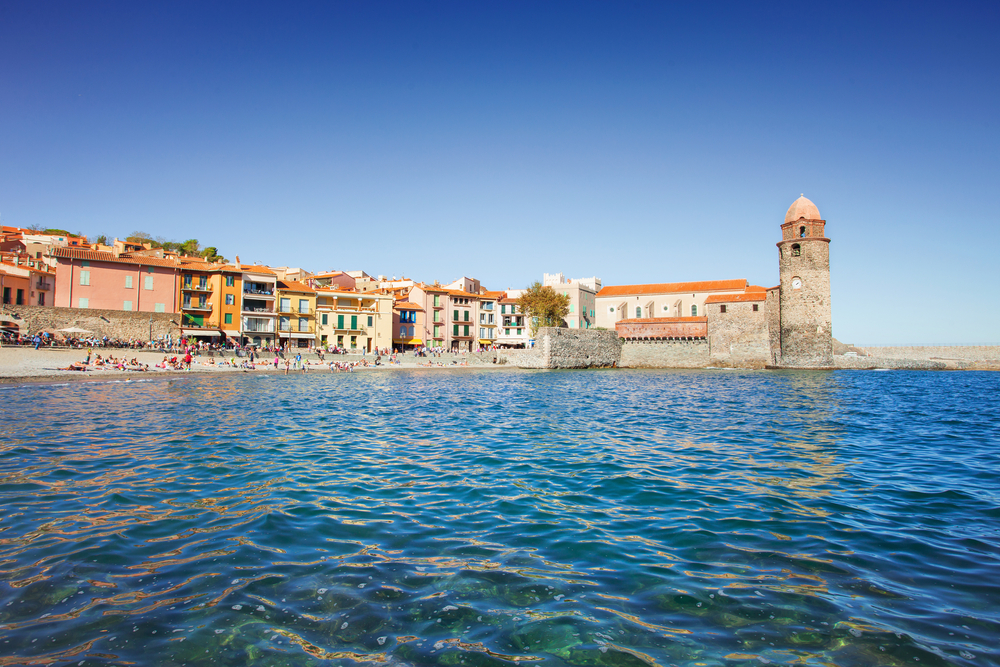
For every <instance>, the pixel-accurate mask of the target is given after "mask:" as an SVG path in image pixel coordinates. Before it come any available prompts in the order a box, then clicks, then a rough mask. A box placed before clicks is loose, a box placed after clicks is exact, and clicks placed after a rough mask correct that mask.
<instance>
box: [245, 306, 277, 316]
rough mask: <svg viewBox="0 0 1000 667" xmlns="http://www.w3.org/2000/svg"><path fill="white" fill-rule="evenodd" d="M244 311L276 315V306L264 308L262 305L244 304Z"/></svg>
mask: <svg viewBox="0 0 1000 667" xmlns="http://www.w3.org/2000/svg"><path fill="white" fill-rule="evenodd" d="M243 312H244V313H267V314H268V315H274V308H263V307H260V306H243Z"/></svg>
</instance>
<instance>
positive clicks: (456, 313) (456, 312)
mask: <svg viewBox="0 0 1000 667" xmlns="http://www.w3.org/2000/svg"><path fill="white" fill-rule="evenodd" d="M451 319H453V320H455V321H456V322H457V321H458V311H457V310H456V311H455V316H454V317H453V318H451Z"/></svg>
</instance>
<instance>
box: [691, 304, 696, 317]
mask: <svg viewBox="0 0 1000 667" xmlns="http://www.w3.org/2000/svg"><path fill="white" fill-rule="evenodd" d="M697 316H698V306H697V305H696V304H691V317H697Z"/></svg>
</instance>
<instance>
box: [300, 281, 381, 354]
mask: <svg viewBox="0 0 1000 667" xmlns="http://www.w3.org/2000/svg"><path fill="white" fill-rule="evenodd" d="M393 301H394V299H393V297H392V295H391V294H380V293H377V292H355V291H353V290H335V289H318V290H316V332H317V335H318V336H319V346H320V347H324V348H334V347H338V348H341V349H345V350H356V351H359V352H360V351H362V350H364V351H366V352H372V351H374V350H376V349H391V348H392V305H393Z"/></svg>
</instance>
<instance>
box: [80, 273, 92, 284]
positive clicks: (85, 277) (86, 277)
mask: <svg viewBox="0 0 1000 667" xmlns="http://www.w3.org/2000/svg"><path fill="white" fill-rule="evenodd" d="M80 284H81V285H89V284H90V271H80Z"/></svg>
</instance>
